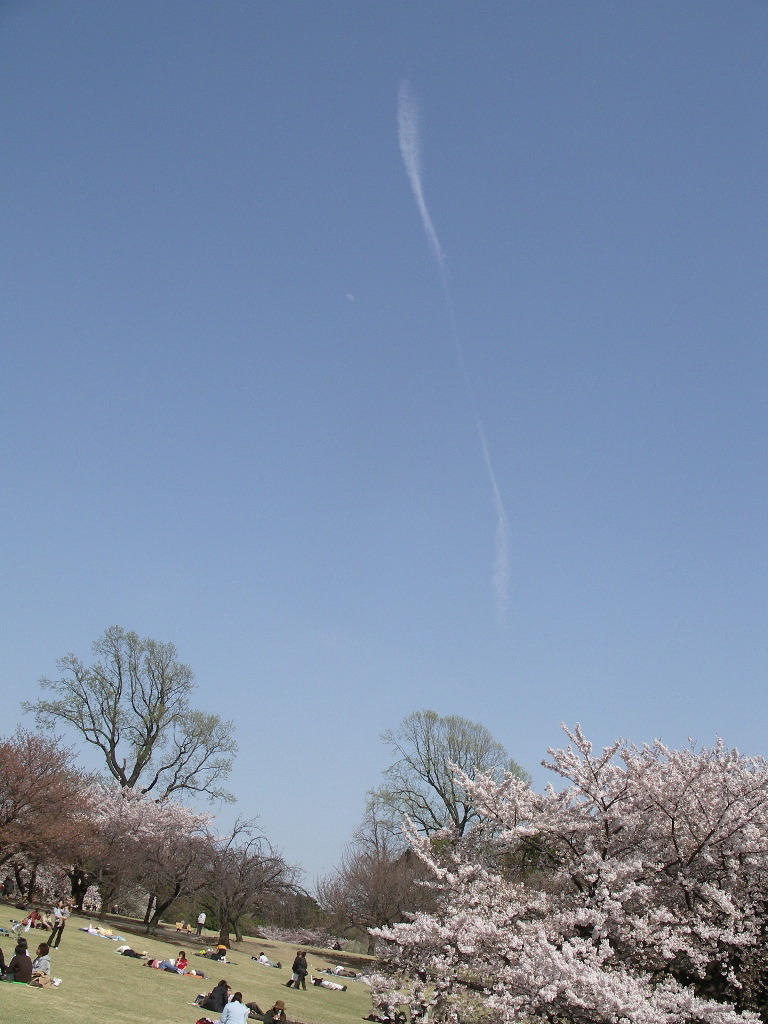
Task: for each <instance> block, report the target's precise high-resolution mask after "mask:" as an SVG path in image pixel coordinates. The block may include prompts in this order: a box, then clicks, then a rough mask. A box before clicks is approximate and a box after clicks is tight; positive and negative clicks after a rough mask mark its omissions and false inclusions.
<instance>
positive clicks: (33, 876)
mask: <svg viewBox="0 0 768 1024" xmlns="http://www.w3.org/2000/svg"><path fill="white" fill-rule="evenodd" d="M36 885H37V864H35V866H34V867H33V868H32V871H31V873H30V876H29V882H27V902H28V903H31V902H32V900H33V899H34V898H35V886H36Z"/></svg>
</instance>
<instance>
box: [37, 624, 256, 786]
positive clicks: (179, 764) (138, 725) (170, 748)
mask: <svg viewBox="0 0 768 1024" xmlns="http://www.w3.org/2000/svg"><path fill="white" fill-rule="evenodd" d="M93 651H94V654H95V655H96V656H97V659H98V660H97V661H95V662H94V664H93V665H85V664H84V663H83V662H82V661H81V660H80V659H79V658H78V657H77V656H76V655H74V654H68V655H66V657H64V658H62V659H61V660H60V661H59V662H58V663H57V667H58V669H59V671H60V672H61V673H62V675H61V677H60V678H59V679H45V678H43V679H41V680H40V683H41V686H42V687H43V689H45V690H50V691H52V693H53V694H55V698H54V699H52V700H42V699H41V700H38V701H35V702H33V703H25V704H24V705H23V708H24V710H25V711H28V712H34V714H35V716H36V719H37V722H38V724H39V725H40V726H41V727H42V728H48V729H50V728H54V727H56V726H58V725H59V724H60V723H61V722H65V723H66V724H67V725H69V726H71V727H73V728H74V729H75V730H76V731H77V732H79V733H80V735H81V736H82V737H83V739H85V740H86V742H88V743H91V744H92V745H93V746H95V747H97V748H98V749H99V750H100V751H101V753H102V754H103V755H104V760H105V763H106V766H107V769H108V771H109V772H110V774H111V775H112V776H113V777H114V778H115V779H117V781H118V782H119V784H120V785H121V786H124V787H126V788H128V789H140V790H141V791H142V792H144V793H151V794H152V795H153V796H154V797H155V798H157V799H165V798H166V797H169V796H170V795H171V794H172V793H205V794H206V795H207V796H209V797H210V798H212V799H214V798H215V799H223V800H231V799H232V797H231V795H230V794H229V793H227V792H226V790H224V789H222V788H221V782H222V781H223V780H224V779H226V777H227V776H228V775H229V772H230V771H231V768H232V757H233V755H234V754H235V752H236V750H237V744H236V743H235V741H234V739H233V738H232V724H231V722H223V721H221V719H220V718H219V717H218V715H211V714H205V713H204V712H202V711H195V710H194V709H192V708H191V707H190V704H189V697H190V694H191V692H192V690H193V689H194V676H193V673H192V669H191V668H190V667H189V665H185V664H183V663H182V662H180V661H178V659H177V656H176V648H175V647H174V646H173V644H170V643H158V642H157V641H155V640H151V639H148V638H147V639H143V640H142V639H140V638H139V637H138V636H137V634H136V633H130V632H126V631H125V630H124V629H123V628H122V627H121V626H111V627H110V628H109V629H108V630H106V632H105V633H104V635H103V636H102V637H100V638H99V639H98V640H97V641H96V642H95V643H94V644H93Z"/></svg>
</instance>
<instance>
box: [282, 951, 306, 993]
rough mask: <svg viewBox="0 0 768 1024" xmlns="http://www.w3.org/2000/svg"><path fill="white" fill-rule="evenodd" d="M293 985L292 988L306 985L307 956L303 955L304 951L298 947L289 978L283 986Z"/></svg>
mask: <svg viewBox="0 0 768 1024" xmlns="http://www.w3.org/2000/svg"><path fill="white" fill-rule="evenodd" d="M291 985H293V987H294V988H304V989H305V988H306V987H307V958H306V957H305V956H304V951H303V950H301V949H298V950H297V951H296V959H295V960H294V961H293V966H292V967H291V979H290V981H286V983H285V987H286V988H290V987H291Z"/></svg>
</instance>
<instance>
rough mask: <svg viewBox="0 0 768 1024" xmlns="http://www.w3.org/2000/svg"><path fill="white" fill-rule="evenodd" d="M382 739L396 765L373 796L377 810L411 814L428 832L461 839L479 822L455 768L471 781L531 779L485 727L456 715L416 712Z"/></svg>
mask: <svg viewBox="0 0 768 1024" xmlns="http://www.w3.org/2000/svg"><path fill="white" fill-rule="evenodd" d="M382 739H383V740H384V742H385V743H386V744H387V745H388V746H389V747H390V748H391V749H392V751H393V752H394V753H395V754H396V755H397V760H396V761H394V762H393V763H392V764H391V765H390V766H389V768H387V769H385V771H384V783H383V785H382V786H380V787H379V788H378V789H375V790H373V791H372V793H371V794H370V796H371V802H372V805H373V806H374V807H375V808H377V811H378V813H379V814H380V815H382V816H385V817H394V818H396V819H400V818H402V816H403V815H407V816H408V817H409V818H410V819H411V821H412V822H413V823H414V825H415V826H416V828H417V829H418V830H419V831H421V832H424V833H430V832H437V831H439V830H440V829H443V828H452V829H454V830H455V832H456V833H457V834H458V835H459V836H461V835H464V833H465V832H466V830H467V829H468V828H469V827H470V826H471V825H472V824H473V823H474V822H475V821H477V819H478V817H479V815H478V812H477V809H476V807H475V805H474V801H473V800H472V798H471V797H470V796H468V794H467V792H466V790H465V789H464V787H463V786H462V785H461V783H460V782H459V781H458V780H457V778H456V775H455V774H454V772H453V771H452V767H451V766H456V767H458V768H459V769H460V770H461V771H462V772H464V773H465V774H466V775H468V776H469V777H470V778H475V776H476V775H479V774H485V773H488V772H492V773H493V775H494V777H498V778H499V779H500V778H501V777H502V776H503V774H504V772H511V773H512V774H513V775H516V776H518V777H519V778H521V779H526V778H527V774H526V772H524V771H523V769H522V768H521V767H520V765H518V764H517V763H516V762H515V761H513V760H512V759H511V758H510V756H509V754H508V753H507V751H506V750H505V748H504V747H503V746H502V744H501V743H498V742H497V741H496V740H495V739H494V738H493V736H492V735H491V734H490V732H489V731H488V730H487V729H486V728H485V726H484V725H480V724H479V723H478V722H470V721H469V720H468V719H466V718H461V717H459V716H457V715H446V716H444V717H441V716H440V715H438V714H437V713H436V712H435V711H414V712H413V713H412V714H410V715H408V716H407V717H406V718H404V719H403V721H402V722H401V723H400V725H399V727H398V728H397V729H396V730H392V729H388V730H387V732H385V733H384V735H383V736H382Z"/></svg>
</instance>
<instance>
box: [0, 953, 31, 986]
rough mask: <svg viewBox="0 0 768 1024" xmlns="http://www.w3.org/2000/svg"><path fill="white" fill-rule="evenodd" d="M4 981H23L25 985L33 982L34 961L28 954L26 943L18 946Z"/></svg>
mask: <svg viewBox="0 0 768 1024" xmlns="http://www.w3.org/2000/svg"><path fill="white" fill-rule="evenodd" d="M3 981H23V982H24V984H25V985H28V984H29V983H30V981H32V960H31V959H30V956H29V953H28V952H27V944H26V942H25V943H24V944H23V945H22V944H21V943H19V944H18V945H17V946H16V949H15V951H14V954H13V956H12V957H11V962H10V963H9V964H8V967H7V968H6V972H5V974H4V975H3Z"/></svg>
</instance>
